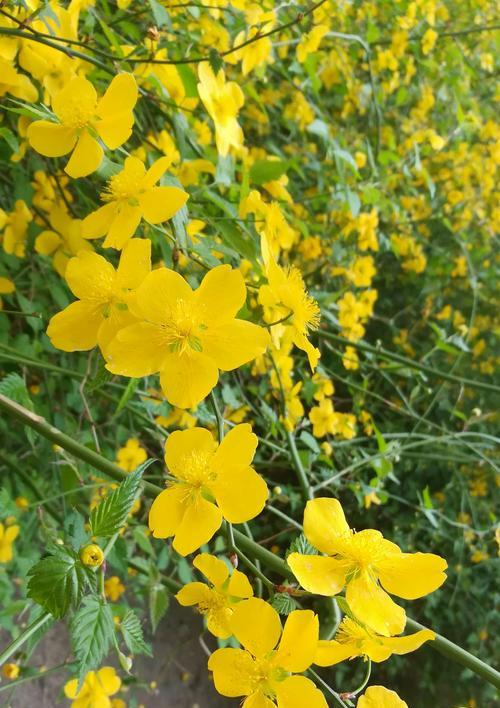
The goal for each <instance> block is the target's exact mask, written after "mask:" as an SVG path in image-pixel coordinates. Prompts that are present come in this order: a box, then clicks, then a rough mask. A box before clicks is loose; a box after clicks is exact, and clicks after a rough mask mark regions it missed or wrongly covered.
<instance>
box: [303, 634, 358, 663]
mask: <svg viewBox="0 0 500 708" xmlns="http://www.w3.org/2000/svg"><path fill="white" fill-rule="evenodd" d="M359 655H360V654H359V651H358V649H357V646H356V642H346V643H342V644H341V643H340V642H336V641H335V640H333V639H332V640H331V641H326V640H320V641H319V642H318V646H317V648H316V654H315V656H314V663H315V664H317V665H318V666H333V665H334V664H339V663H340V662H341V661H345V660H346V659H351V658H352V657H353V656H359Z"/></svg>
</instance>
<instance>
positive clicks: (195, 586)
mask: <svg viewBox="0 0 500 708" xmlns="http://www.w3.org/2000/svg"><path fill="white" fill-rule="evenodd" d="M193 565H194V567H195V568H198V570H199V571H200V572H201V573H203V575H204V576H205V577H206V578H207V580H208V581H209V583H210V585H207V584H206V583H198V582H195V583H187V585H184V587H183V588H181V589H180V590H179V592H178V593H177V595H176V596H175V597H176V598H177V601H178V602H179V603H180V604H181V605H183V606H185V607H187V606H192V605H196V606H197V608H198V610H199V612H201V613H202V614H203V615H205V617H206V618H207V628H208V631H209V632H211V633H212V634H213V635H215V636H216V637H220V638H221V639H227V638H228V637H230V636H231V634H232V631H231V626H230V622H231V617H232V616H233V611H234V608H235V607H236V605H237V603H239V602H241V601H242V600H244V599H247V598H249V597H252V595H253V590H252V586H251V585H250V583H249V581H248V578H247V577H246V575H244V574H243V573H241V572H240V571H239V570H236V569H233V571H232V572H231V574H230V573H229V569H228V567H227V565H226V564H225V563H224V561H222V560H219V558H216V557H215V556H211V555H210V554H209V553H200V554H199V555H197V556H196V558H195V559H194V560H193Z"/></svg>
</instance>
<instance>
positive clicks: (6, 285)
mask: <svg viewBox="0 0 500 708" xmlns="http://www.w3.org/2000/svg"><path fill="white" fill-rule="evenodd" d="M15 289H16V286H15V285H14V283H13V282H12V280H9V278H2V277H1V276H0V295H10V294H11V293H13V292H15Z"/></svg>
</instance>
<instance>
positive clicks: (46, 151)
mask: <svg viewBox="0 0 500 708" xmlns="http://www.w3.org/2000/svg"><path fill="white" fill-rule="evenodd" d="M27 136H28V141H29V144H30V145H31V147H32V148H33V150H36V151H37V152H39V153H40V155H45V157H61V156H62V155H67V154H68V152H71V150H73V148H74V147H75V145H76V140H77V132H76V129H75V128H67V127H66V126H64V125H59V124H58V123H51V122H50V121H48V120H36V121H35V122H34V123H31V125H30V126H29V127H28V132H27Z"/></svg>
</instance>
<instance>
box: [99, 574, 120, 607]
mask: <svg viewBox="0 0 500 708" xmlns="http://www.w3.org/2000/svg"><path fill="white" fill-rule="evenodd" d="M124 592H125V585H124V584H123V583H122V581H121V580H120V578H119V577H118V576H117V575H112V576H111V577H110V578H108V579H107V580H106V581H105V582H104V594H105V595H106V597H107V598H109V599H110V600H111V602H116V601H117V600H119V599H120V597H121V596H122V595H123V593H124Z"/></svg>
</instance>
